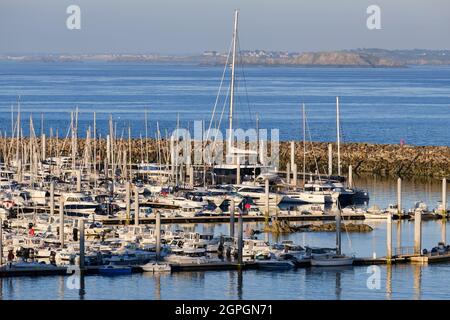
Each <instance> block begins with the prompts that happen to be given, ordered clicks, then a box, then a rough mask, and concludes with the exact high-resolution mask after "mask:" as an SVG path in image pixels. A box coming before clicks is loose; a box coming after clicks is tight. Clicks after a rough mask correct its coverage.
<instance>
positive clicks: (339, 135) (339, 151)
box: [336, 97, 341, 176]
mask: <svg viewBox="0 0 450 320" xmlns="http://www.w3.org/2000/svg"><path fill="white" fill-rule="evenodd" d="M339 122H340V121H339V97H336V139H337V161H338V176H340V175H341V128H340V124H339Z"/></svg>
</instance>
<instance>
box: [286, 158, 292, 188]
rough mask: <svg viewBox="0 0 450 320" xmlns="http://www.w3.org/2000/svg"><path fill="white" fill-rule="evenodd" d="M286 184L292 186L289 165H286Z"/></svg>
mask: <svg viewBox="0 0 450 320" xmlns="http://www.w3.org/2000/svg"><path fill="white" fill-rule="evenodd" d="M286 182H287V184H291V165H290V164H289V163H288V164H287V165H286Z"/></svg>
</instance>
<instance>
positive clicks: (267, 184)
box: [264, 179, 270, 226]
mask: <svg viewBox="0 0 450 320" xmlns="http://www.w3.org/2000/svg"><path fill="white" fill-rule="evenodd" d="M264 183H265V192H266V199H265V200H266V212H265V216H266V219H265V220H266V226H267V225H268V224H269V218H270V203H269V200H270V199H269V179H266V180H265V181H264Z"/></svg>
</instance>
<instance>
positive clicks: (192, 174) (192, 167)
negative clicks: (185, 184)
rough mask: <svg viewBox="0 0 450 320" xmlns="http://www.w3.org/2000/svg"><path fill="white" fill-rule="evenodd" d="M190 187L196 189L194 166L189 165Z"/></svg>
mask: <svg viewBox="0 0 450 320" xmlns="http://www.w3.org/2000/svg"><path fill="white" fill-rule="evenodd" d="M189 185H190V186H191V187H194V166H193V165H192V164H191V165H189Z"/></svg>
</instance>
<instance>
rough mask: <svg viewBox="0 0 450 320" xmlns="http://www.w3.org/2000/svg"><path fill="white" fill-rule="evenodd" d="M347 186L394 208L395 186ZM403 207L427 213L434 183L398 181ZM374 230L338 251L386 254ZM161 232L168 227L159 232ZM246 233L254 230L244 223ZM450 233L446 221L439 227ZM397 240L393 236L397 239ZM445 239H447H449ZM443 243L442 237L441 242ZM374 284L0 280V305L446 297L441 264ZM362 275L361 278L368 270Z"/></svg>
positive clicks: (403, 239) (352, 273) (447, 283)
mask: <svg viewBox="0 0 450 320" xmlns="http://www.w3.org/2000/svg"><path fill="white" fill-rule="evenodd" d="M355 183H356V184H357V185H358V186H360V187H363V188H367V189H368V190H369V192H370V193H371V196H372V198H371V204H372V203H376V204H378V205H379V206H380V207H386V206H387V205H388V204H389V203H395V201H396V195H395V188H396V181H393V180H389V179H380V178H377V179H371V178H364V179H356V180H355ZM403 191H404V194H403V203H404V206H405V208H410V207H411V206H412V205H413V204H414V201H416V200H423V201H426V202H427V203H428V204H429V206H430V208H433V207H434V206H435V203H436V202H437V201H438V200H439V199H440V196H441V195H440V183H439V181H427V182H423V181H411V180H410V181H408V180H405V181H404V182H403ZM364 223H367V224H369V225H371V226H372V227H373V228H374V230H373V231H372V232H369V233H348V234H346V233H344V234H343V235H342V245H343V251H344V252H345V253H347V254H354V255H356V256H358V257H372V256H373V255H374V254H375V255H376V256H378V257H381V256H384V255H385V254H386V241H385V240H386V225H385V222H383V221H375V220H366V221H364ZM167 227H168V226H167ZM171 228H183V229H185V230H187V231H195V230H197V231H199V232H205V233H215V234H220V233H222V234H228V232H229V226H228V225H227V224H183V225H173V226H171ZM244 228H245V229H246V230H249V229H260V228H262V225H261V224H258V223H248V224H245V225H244ZM441 230H442V222H441V221H424V222H423V248H428V249H430V248H432V247H434V246H436V245H437V243H438V242H439V241H440V239H441ZM447 230H450V223H447ZM399 234H400V237H399V236H398V235H399ZM259 236H260V238H261V239H267V240H269V241H271V242H275V241H281V240H287V239H290V240H294V241H295V242H296V243H299V244H302V245H310V246H327V247H329V246H334V244H335V234H334V233H326V232H323V233H294V234H289V235H282V236H281V237H279V238H273V237H272V236H271V235H268V234H261V235H259ZM449 236H450V235H449ZM447 239H448V237H447ZM413 240H414V223H413V222H408V221H402V222H393V246H394V248H395V247H412V246H413ZM379 267H380V269H379V274H380V283H379V284H380V286H379V287H378V288H377V287H375V288H373V287H371V288H373V289H370V288H369V287H368V286H367V281H368V279H369V277H370V276H371V275H372V273H370V271H371V270H370V269H368V267H366V266H364V267H345V268H306V269H296V270H291V271H282V272H269V271H258V270H248V271H243V272H236V271H210V272H181V273H172V274H168V275H153V274H135V275H132V276H118V277H102V276H87V277H85V290H84V292H83V293H82V294H80V292H79V291H78V290H71V289H68V287H67V285H66V281H67V277H63V276H58V277H36V278H31V277H21V278H4V279H1V278H0V298H1V299H132V300H137V299H198V300H202V299H449V298H450V278H449V277H446V276H444V275H446V274H448V273H449V272H450V264H449V263H440V264H432V265H424V266H420V265H394V266H391V267H389V266H379ZM368 271H369V272H368Z"/></svg>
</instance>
